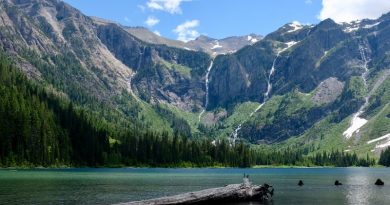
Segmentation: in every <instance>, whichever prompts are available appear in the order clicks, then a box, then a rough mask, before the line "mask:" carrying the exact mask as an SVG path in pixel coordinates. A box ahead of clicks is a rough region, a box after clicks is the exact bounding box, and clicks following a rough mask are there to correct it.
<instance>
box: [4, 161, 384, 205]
mask: <svg viewBox="0 0 390 205" xmlns="http://www.w3.org/2000/svg"><path fill="white" fill-rule="evenodd" d="M243 173H246V174H249V175H250V177H251V179H252V182H253V183H254V184H263V183H268V184H271V185H273V186H274V188H275V195H274V197H273V200H272V201H270V202H268V203H267V204H271V205H280V204H283V205H284V204H291V205H295V204H299V205H301V204H310V205H311V204H315V205H322V204H351V205H352V204H353V205H355V204H390V189H389V188H390V186H389V185H388V184H390V169H385V168H374V169H372V168H329V169H328V168H324V169H318V168H313V169H54V170H47V169H43V170H18V171H9V170H1V169H0V204H113V203H119V202H129V201H135V200H142V199H150V198H156V197H162V196H167V195H174V194H179V193H183V192H190V191H197V190H201V189H207V188H212V187H219V186H224V185H226V184H233V183H240V182H241V181H242V174H243ZM377 178H382V179H383V180H384V181H385V186H383V187H378V186H375V185H374V182H375V180H376V179H377ZM299 180H303V182H304V184H305V185H304V186H302V187H299V186H297V183H298V181H299ZM335 180H339V181H341V182H342V183H343V185H342V186H338V187H336V186H334V181H335ZM238 204H241V205H257V204H260V203H254V202H252V203H238ZM231 205H233V204H231ZM234 205H237V203H236V204H234Z"/></svg>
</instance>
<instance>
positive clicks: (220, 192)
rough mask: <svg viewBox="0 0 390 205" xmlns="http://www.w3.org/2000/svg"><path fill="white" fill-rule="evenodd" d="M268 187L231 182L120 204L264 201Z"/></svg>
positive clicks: (153, 204)
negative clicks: (220, 185)
mask: <svg viewBox="0 0 390 205" xmlns="http://www.w3.org/2000/svg"><path fill="white" fill-rule="evenodd" d="M267 186H268V185H267ZM268 188H269V187H267V189H265V188H264V186H253V185H251V184H247V183H243V184H231V185H227V186H225V187H219V188H212V189H205V190H201V191H196V192H190V193H184V194H179V195H176V196H169V197H162V198H157V199H150V200H144V201H135V202H128V203H122V204H118V205H170V204H219V203H224V202H243V201H262V200H265V199H268V198H269V197H270V196H269V193H270V192H269V191H268Z"/></svg>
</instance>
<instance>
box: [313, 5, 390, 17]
mask: <svg viewBox="0 0 390 205" xmlns="http://www.w3.org/2000/svg"><path fill="white" fill-rule="evenodd" d="M389 11H390V2H389V0H322V10H321V13H320V15H319V16H318V18H319V19H321V20H324V19H326V18H331V19H333V20H335V21H337V22H350V21H354V20H358V19H364V18H369V19H374V18H378V17H380V16H381V15H382V14H384V13H387V12H389Z"/></svg>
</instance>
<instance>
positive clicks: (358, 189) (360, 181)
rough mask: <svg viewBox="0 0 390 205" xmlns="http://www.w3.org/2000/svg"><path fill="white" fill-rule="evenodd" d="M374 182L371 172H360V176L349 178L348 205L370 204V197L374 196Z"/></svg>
mask: <svg viewBox="0 0 390 205" xmlns="http://www.w3.org/2000/svg"><path fill="white" fill-rule="evenodd" d="M373 183H374V182H373V181H372V180H370V177H369V170H368V169H362V170H359V173H358V174H353V175H352V174H350V175H348V176H347V184H346V186H347V189H348V194H347V200H348V204H351V205H355V204H370V203H369V199H370V196H371V195H373V193H372V192H373V191H374V187H373Z"/></svg>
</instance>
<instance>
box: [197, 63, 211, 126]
mask: <svg viewBox="0 0 390 205" xmlns="http://www.w3.org/2000/svg"><path fill="white" fill-rule="evenodd" d="M213 64H214V59H211V62H210V65H209V67H208V68H207V72H206V76H205V78H206V79H205V85H206V102H205V104H204V107H205V109H203V110H202V112H200V114H199V116H198V122H200V119H201V118H202V115H203V114H204V112H205V111H206V109H207V106H208V105H209V75H210V72H211V68H213Z"/></svg>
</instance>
